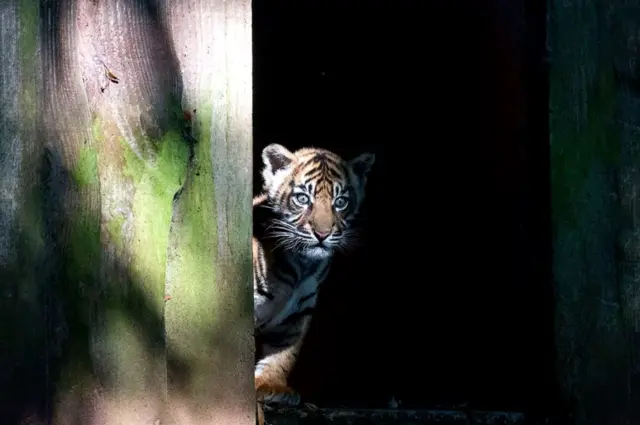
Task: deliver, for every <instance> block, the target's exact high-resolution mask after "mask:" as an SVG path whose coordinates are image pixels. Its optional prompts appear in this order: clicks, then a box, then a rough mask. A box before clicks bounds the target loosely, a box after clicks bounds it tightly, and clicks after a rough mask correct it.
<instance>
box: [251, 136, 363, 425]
mask: <svg viewBox="0 0 640 425" xmlns="http://www.w3.org/2000/svg"><path fill="white" fill-rule="evenodd" d="M262 160H263V163H264V169H263V172H262V177H263V180H264V186H263V193H262V194H261V195H259V196H257V197H256V198H254V202H253V206H254V217H255V216H256V213H257V212H258V210H259V209H261V208H263V209H266V210H267V211H268V213H269V214H270V219H269V220H266V222H267V226H266V227H265V228H264V229H263V231H262V232H260V230H259V229H258V231H257V232H256V230H255V226H254V237H253V266H254V272H253V289H254V295H253V299H254V321H255V328H256V354H257V356H256V360H257V363H256V367H255V385H256V392H257V397H258V401H259V404H258V423H262V422H261V421H262V420H263V419H261V418H262V414H263V413H262V409H261V406H260V403H267V404H278V405H296V404H299V403H300V396H299V395H298V393H297V392H296V391H295V390H294V389H292V388H290V387H289V386H288V385H287V378H288V375H289V373H290V372H291V369H292V368H293V366H294V364H295V360H296V357H297V355H298V352H299V350H300V347H301V344H302V341H303V339H304V336H305V334H306V332H307V330H308V328H309V323H310V319H311V314H312V312H313V309H314V308H315V305H316V297H317V294H318V286H319V285H320V283H321V282H322V281H323V280H324V279H325V278H326V276H327V274H328V273H329V266H330V262H331V257H332V255H333V253H334V251H335V250H337V249H346V248H347V247H348V242H349V240H350V236H353V231H354V230H353V229H352V228H350V227H351V226H350V225H351V222H352V220H353V218H354V217H355V215H356V213H357V212H358V207H359V206H360V204H361V203H362V200H363V198H364V188H365V184H366V177H367V173H368V172H369V170H370V168H371V166H372V165H373V162H374V155H373V154H363V155H360V156H359V157H357V158H356V159H354V160H351V161H344V160H343V159H341V158H340V157H339V156H337V155H336V154H334V153H332V152H330V151H327V150H323V149H315V148H303V149H300V150H298V151H296V152H293V153H292V152H290V151H288V150H287V149H286V148H284V147H283V146H281V145H277V144H272V145H269V146H267V147H266V148H265V149H264V151H263V152H262ZM254 221H259V220H256V218H254ZM256 233H261V234H256Z"/></svg>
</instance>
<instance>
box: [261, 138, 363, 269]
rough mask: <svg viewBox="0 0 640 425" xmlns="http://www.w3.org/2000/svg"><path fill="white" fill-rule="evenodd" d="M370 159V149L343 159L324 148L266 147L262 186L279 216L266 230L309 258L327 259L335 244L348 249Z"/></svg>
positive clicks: (285, 246) (286, 247)
mask: <svg viewBox="0 0 640 425" xmlns="http://www.w3.org/2000/svg"><path fill="white" fill-rule="evenodd" d="M374 160H375V156H374V155H373V154H371V153H365V154H362V155H360V156H358V157H357V158H355V159H352V160H351V161H345V160H343V159H342V158H340V157H339V156H338V155H336V154H334V153H332V152H330V151H327V150H324V149H316V148H302V149H299V150H297V151H295V152H290V151H289V150H287V149H286V148H285V147H284V146H281V145H278V144H271V145H269V146H267V147H266V148H264V150H263V151H262V161H263V163H264V168H263V170H262V177H263V179H264V187H263V189H264V192H265V193H266V195H267V198H268V203H269V206H270V207H271V208H272V209H273V211H274V212H275V215H277V217H278V218H277V219H275V220H274V222H273V224H272V226H271V227H270V235H271V236H273V237H275V238H276V239H277V240H278V244H279V245H280V246H282V247H284V248H285V249H289V250H292V251H295V252H298V253H300V254H302V255H304V256H306V257H308V258H314V259H322V258H327V257H329V256H330V255H331V254H332V253H333V251H334V249H336V248H346V247H347V244H348V240H349V237H350V236H351V235H352V232H353V230H352V229H350V224H351V222H352V220H353V218H354V217H355V215H356V213H357V212H358V208H359V207H360V204H361V203H362V200H363V198H364V188H365V184H366V181H367V174H368V173H369V170H370V169H371V166H372V165H373V162H374Z"/></svg>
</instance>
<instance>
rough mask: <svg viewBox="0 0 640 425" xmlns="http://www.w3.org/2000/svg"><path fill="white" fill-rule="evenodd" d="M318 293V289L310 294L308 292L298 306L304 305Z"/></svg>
mask: <svg viewBox="0 0 640 425" xmlns="http://www.w3.org/2000/svg"><path fill="white" fill-rule="evenodd" d="M317 293H318V292H317V291H313V292H311V293H310V294H307V295H305V296H304V297H301V298H300V300H299V301H298V306H300V305H302V304H303V303H304V302H305V301H308V300H310V299H311V298H313V297H315V296H316V294H317Z"/></svg>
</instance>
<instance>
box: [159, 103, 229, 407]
mask: <svg viewBox="0 0 640 425" xmlns="http://www.w3.org/2000/svg"><path fill="white" fill-rule="evenodd" d="M211 116H212V111H211V106H210V105H208V104H205V103H204V102H203V103H201V104H200V105H199V109H198V117H199V118H200V120H199V123H198V126H199V128H201V129H202V132H200V133H199V134H198V143H197V144H196V145H195V146H194V158H193V163H192V169H191V170H190V173H189V178H188V180H187V182H186V184H185V187H184V190H183V192H182V193H181V195H180V198H179V200H178V205H177V215H176V222H175V224H174V233H173V234H172V240H171V248H172V249H173V250H174V252H175V254H174V255H172V262H171V265H170V267H171V270H172V276H173V277H172V279H171V281H170V285H171V291H170V292H169V295H171V296H172V299H171V301H170V302H169V303H168V304H167V309H166V326H167V342H168V345H169V349H170V350H171V351H172V352H175V353H176V354H177V355H178V356H180V357H181V358H184V359H187V360H188V361H189V362H190V364H191V365H192V367H193V370H194V372H195V373H193V374H192V375H191V379H190V380H189V381H188V384H187V385H188V389H187V388H185V390H186V391H187V392H188V393H189V394H192V395H193V396H194V397H198V395H201V394H202V395H204V394H209V393H210V389H209V388H208V387H209V385H210V382H209V381H210V377H211V376H212V368H214V367H216V362H215V361H214V360H213V358H212V357H215V356H216V355H217V353H218V351H217V349H218V348H220V347H219V344H221V342H220V340H218V342H217V345H216V344H214V343H213V341H212V339H211V338H212V331H213V329H214V325H215V322H216V314H215V313H214V311H215V301H216V297H217V294H218V293H219V292H220V291H221V289H220V288H219V287H216V286H214V285H215V284H216V278H215V259H216V245H217V234H216V219H215V211H214V182H213V176H212V174H213V170H212V163H211V150H210V148H211V145H210V143H211V142H210V140H211V139H210V134H209V129H210V128H211Z"/></svg>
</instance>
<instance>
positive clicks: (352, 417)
mask: <svg viewBox="0 0 640 425" xmlns="http://www.w3.org/2000/svg"><path fill="white" fill-rule="evenodd" d="M265 419H266V421H267V423H268V425H321V424H322V425H324V424H331V425H429V424H437V425H524V424H525V417H524V414H522V413H518V412H484V411H462V410H394V409H326V408H325V409H309V408H287V409H277V410H276V409H273V410H268V411H265Z"/></svg>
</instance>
